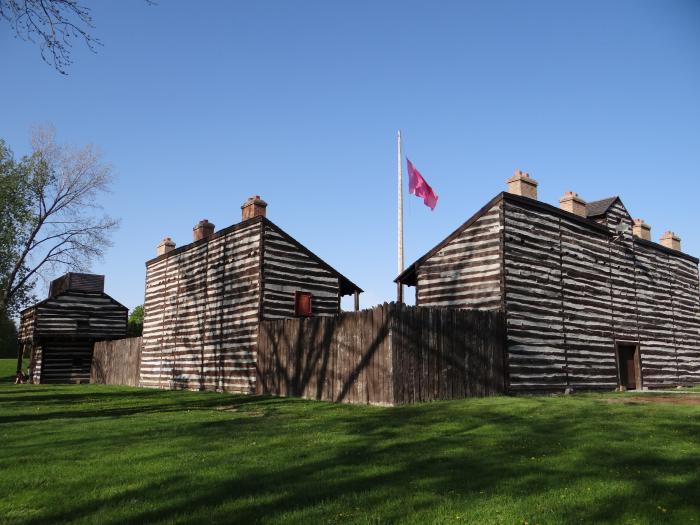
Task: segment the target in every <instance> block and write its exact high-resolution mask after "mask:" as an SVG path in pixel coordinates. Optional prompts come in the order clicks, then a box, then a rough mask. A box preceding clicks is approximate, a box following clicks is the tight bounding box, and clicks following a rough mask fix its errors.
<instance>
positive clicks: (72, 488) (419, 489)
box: [0, 360, 700, 525]
mask: <svg viewBox="0 0 700 525" xmlns="http://www.w3.org/2000/svg"><path fill="white" fill-rule="evenodd" d="M13 367H14V361H13V360H5V361H0V377H1V378H3V379H2V380H3V382H2V383H0V522H2V523H36V524H45V523H64V522H67V523H99V524H118V523H119V524H121V523H198V524H203V523H279V524H282V523H284V524H288V523H304V524H316V523H373V524H378V523H479V524H481V523H506V524H514V523H516V524H517V523H519V524H524V523H527V524H529V525H532V524H536V523H540V524H549V523H551V524H562V523H616V524H617V523H630V524H631V523H649V524H652V523H653V524H657V523H684V524H688V523H699V522H700V405H673V404H662V403H659V404H644V405H638V404H634V405H632V404H625V403H617V402H610V400H611V399H612V400H621V401H624V400H626V399H632V396H631V395H625V394H607V395H576V396H569V397H499V398H490V399H472V400H464V401H452V402H439V403H431V404H425V405H418V406H405V407H398V408H379V407H364V406H347V405H339V404H332V403H324V402H311V401H301V400H296V399H276V398H260V397H242V396H232V395H226V394H216V393H206V392H202V393H199V392H166V391H154V390H141V389H136V388H125V387H119V388H117V387H106V386H99V385H95V386H50V385H39V386H33V385H22V386H14V385H12V384H10V379H11V377H12V370H13ZM695 395H698V394H695Z"/></svg>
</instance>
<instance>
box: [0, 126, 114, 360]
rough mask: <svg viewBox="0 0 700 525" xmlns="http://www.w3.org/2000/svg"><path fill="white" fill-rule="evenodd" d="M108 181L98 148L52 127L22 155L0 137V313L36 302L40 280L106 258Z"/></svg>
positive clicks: (10, 312) (37, 133) (85, 267)
mask: <svg viewBox="0 0 700 525" xmlns="http://www.w3.org/2000/svg"><path fill="white" fill-rule="evenodd" d="M110 183H111V168H110V167H109V166H108V165H106V164H104V163H103V162H102V161H101V158H100V155H99V153H98V152H97V151H96V150H95V149H94V148H93V147H91V146H86V147H84V148H80V149H76V148H72V147H68V146H64V145H59V144H57V143H56V140H55V133H54V131H53V129H52V128H37V129H36V130H34V132H33V134H32V154H31V155H29V156H25V157H23V158H22V159H21V160H19V161H15V160H14V157H13V155H12V152H11V151H10V149H9V148H8V147H7V146H6V145H5V143H4V142H0V317H1V316H2V315H6V316H8V317H10V318H12V317H14V316H15V315H16V314H17V312H18V311H19V310H21V309H22V308H23V307H24V306H26V305H27V304H29V303H30V302H31V301H32V299H33V297H32V290H33V289H34V286H35V284H36V281H37V279H42V280H44V281H45V282H48V281H49V280H50V279H51V278H52V277H54V276H55V275H57V274H60V273H64V272H66V271H77V272H81V271H88V270H89V267H90V265H91V263H92V262H93V260H95V259H99V258H101V257H102V255H103V254H104V251H105V249H106V248H107V247H108V246H110V245H111V243H110V240H109V237H110V234H111V233H112V232H113V231H114V230H115V229H116V227H117V225H118V221H117V220H115V219H112V218H111V217H109V216H107V215H103V214H101V213H100V209H101V207H100V206H99V204H98V198H99V197H100V196H101V194H103V193H104V192H108V191H109V187H110ZM21 364H22V361H21V356H18V370H19V369H20V367H21Z"/></svg>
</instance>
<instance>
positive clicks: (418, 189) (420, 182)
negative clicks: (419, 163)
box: [406, 158, 438, 211]
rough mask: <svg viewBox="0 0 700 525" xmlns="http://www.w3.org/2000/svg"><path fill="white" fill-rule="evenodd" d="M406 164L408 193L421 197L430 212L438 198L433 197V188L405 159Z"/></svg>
mask: <svg viewBox="0 0 700 525" xmlns="http://www.w3.org/2000/svg"><path fill="white" fill-rule="evenodd" d="M406 164H407V165H408V193H412V194H413V195H415V196H416V197H422V198H423V203H424V204H425V205H426V206H427V207H428V208H430V210H431V211H432V210H434V209H435V205H436V204H437V201H438V196H437V195H435V192H434V191H433V188H431V187H430V185H429V184H428V183H427V182H425V179H424V178H423V176H422V175H421V174H420V172H419V171H418V170H417V169H416V168H415V167H413V164H411V161H410V160H408V158H407V159H406Z"/></svg>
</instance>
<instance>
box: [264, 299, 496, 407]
mask: <svg viewBox="0 0 700 525" xmlns="http://www.w3.org/2000/svg"><path fill="white" fill-rule="evenodd" d="M504 352H505V334H504V318H503V314H502V313H501V312H485V311H484V312H481V311H468V310H457V309H448V308H426V307H408V306H404V305H396V304H384V305H383V306H377V307H375V308H373V309H371V310H363V311H360V312H352V313H342V314H340V315H338V316H334V317H317V318H308V319H286V320H274V321H264V322H262V323H261V325H260V336H259V340H258V357H259V359H258V392H259V393H269V394H275V395H283V396H301V397H305V398H310V399H323V400H333V401H341V402H347V403H369V404H382V405H393V404H401V403H412V402H419V401H433V400H438V399H457V398H464V397H470V396H485V395H494V394H498V393H502V392H504V389H505V378H504Z"/></svg>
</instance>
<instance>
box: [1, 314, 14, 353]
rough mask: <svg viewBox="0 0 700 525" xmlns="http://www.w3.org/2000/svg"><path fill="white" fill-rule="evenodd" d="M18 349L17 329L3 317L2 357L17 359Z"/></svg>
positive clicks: (10, 321) (5, 316)
mask: <svg viewBox="0 0 700 525" xmlns="http://www.w3.org/2000/svg"><path fill="white" fill-rule="evenodd" d="M17 349H18V342H17V327H16V326H15V323H13V322H12V320H11V319H10V318H9V317H7V315H3V316H2V317H0V357H17Z"/></svg>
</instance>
